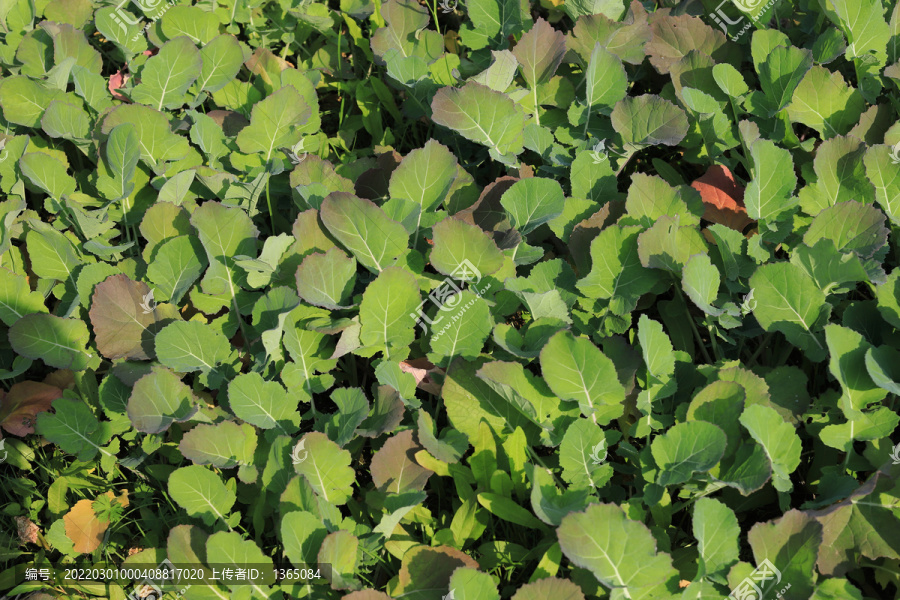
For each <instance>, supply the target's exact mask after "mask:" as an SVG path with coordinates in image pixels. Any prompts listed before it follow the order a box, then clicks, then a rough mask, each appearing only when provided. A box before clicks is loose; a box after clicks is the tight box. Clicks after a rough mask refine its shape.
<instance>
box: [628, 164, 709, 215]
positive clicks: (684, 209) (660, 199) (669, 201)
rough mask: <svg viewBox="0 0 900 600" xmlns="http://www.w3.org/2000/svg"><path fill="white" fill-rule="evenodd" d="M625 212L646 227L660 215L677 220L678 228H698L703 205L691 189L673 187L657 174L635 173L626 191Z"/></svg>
mask: <svg viewBox="0 0 900 600" xmlns="http://www.w3.org/2000/svg"><path fill="white" fill-rule="evenodd" d="M625 209H626V210H627V211H628V214H629V215H630V216H633V217H635V218H636V219H639V220H640V222H641V224H642V225H644V226H645V227H650V226H651V225H653V224H654V223H655V222H656V220H657V219H659V218H660V217H663V216H671V217H679V219H680V223H681V225H699V224H700V217H702V216H703V210H704V208H703V202H702V200H701V199H700V195H699V194H698V193H697V192H696V190H694V189H693V188H688V187H685V186H680V187H679V188H677V189H676V188H673V187H672V186H670V185H669V184H668V183H666V181H665V180H664V179H662V178H661V177H659V176H656V175H644V174H643V173H635V174H634V177H632V180H631V187H629V188H628V197H627V199H626V200H625Z"/></svg>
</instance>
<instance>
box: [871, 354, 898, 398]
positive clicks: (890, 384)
mask: <svg viewBox="0 0 900 600" xmlns="http://www.w3.org/2000/svg"><path fill="white" fill-rule="evenodd" d="M898 365H900V351H898V350H897V349H896V348H894V347H892V346H879V347H877V348H868V349H867V350H866V370H867V371H868V372H869V377H871V378H872V381H873V382H874V383H875V385H877V386H878V387H880V388H882V389H885V390H887V391H889V392H890V393H892V394H897V395H900V372H898V368H897V367H898Z"/></svg>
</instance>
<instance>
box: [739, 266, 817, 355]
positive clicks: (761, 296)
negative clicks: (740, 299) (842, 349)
mask: <svg viewBox="0 0 900 600" xmlns="http://www.w3.org/2000/svg"><path fill="white" fill-rule="evenodd" d="M750 288H751V289H753V299H754V300H755V301H756V305H755V307H754V308H753V314H754V316H755V317H756V319H757V321H759V324H760V326H762V328H763V329H765V330H766V331H780V332H782V333H783V334H784V335H785V337H786V338H787V339H788V341H789V342H791V343H792V344H794V345H796V346H798V347H800V348H802V349H803V350H804V351H805V352H806V353H807V356H808V357H809V358H810V359H811V360H815V361H819V360H822V359H824V358H825V346H824V344H823V343H822V340H821V328H822V326H823V325H824V324H825V322H826V321H827V319H828V316H829V314H830V312H831V306H830V305H829V304H827V303H826V302H825V294H824V293H823V292H822V291H821V290H820V289H819V288H818V286H817V285H816V283H815V281H813V279H812V277H810V276H809V275H807V274H806V273H805V272H804V271H803V270H802V269H801V268H800V267H798V266H796V265H793V264H791V263H785V262H780V263H772V264H767V265H763V266H761V267H759V268H758V269H757V270H756V272H755V273H754V274H753V276H752V277H751V278H750Z"/></svg>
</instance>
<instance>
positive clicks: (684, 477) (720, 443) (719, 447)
mask: <svg viewBox="0 0 900 600" xmlns="http://www.w3.org/2000/svg"><path fill="white" fill-rule="evenodd" d="M727 443H728V440H727V438H726V437H725V433H724V432H723V431H722V430H721V429H720V428H719V427H717V426H716V425H713V424H712V423H707V422H705V421H688V422H687V423H678V424H677V425H674V426H673V427H671V428H670V429H669V430H668V431H666V432H665V433H664V434H662V435H660V436H659V437H657V438H655V439H654V440H653V443H652V444H651V445H650V450H651V452H652V454H653V460H655V461H656V464H657V465H658V466H659V476H658V477H657V480H656V482H657V483H658V484H659V485H662V486H667V485H677V484H680V483H684V482H686V481H689V480H690V479H691V477H693V474H694V473H697V472H699V473H705V472H707V471H709V470H710V469H712V468H713V467H715V466H716V464H718V462H719V461H720V460H721V459H722V456H724V454H725V446H726V444H727Z"/></svg>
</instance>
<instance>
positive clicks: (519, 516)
mask: <svg viewBox="0 0 900 600" xmlns="http://www.w3.org/2000/svg"><path fill="white" fill-rule="evenodd" d="M478 503H479V504H481V505H482V506H483V507H485V508H486V509H487V510H488V512H490V513H491V514H493V515H496V516H497V517H499V518H501V519H503V520H504V521H509V522H510V523H513V524H515V525H520V526H522V527H527V528H529V529H544V528H545V526H544V524H543V523H542V522H541V521H540V520H538V519H537V518H535V516H534V515H532V514H531V513H530V512H529V511H528V510H527V509H524V508H522V507H521V506H519V505H518V504H516V502H514V501H513V500H511V499H510V498H507V497H505V496H501V495H500V494H493V493H490V492H482V493H481V494H478Z"/></svg>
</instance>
